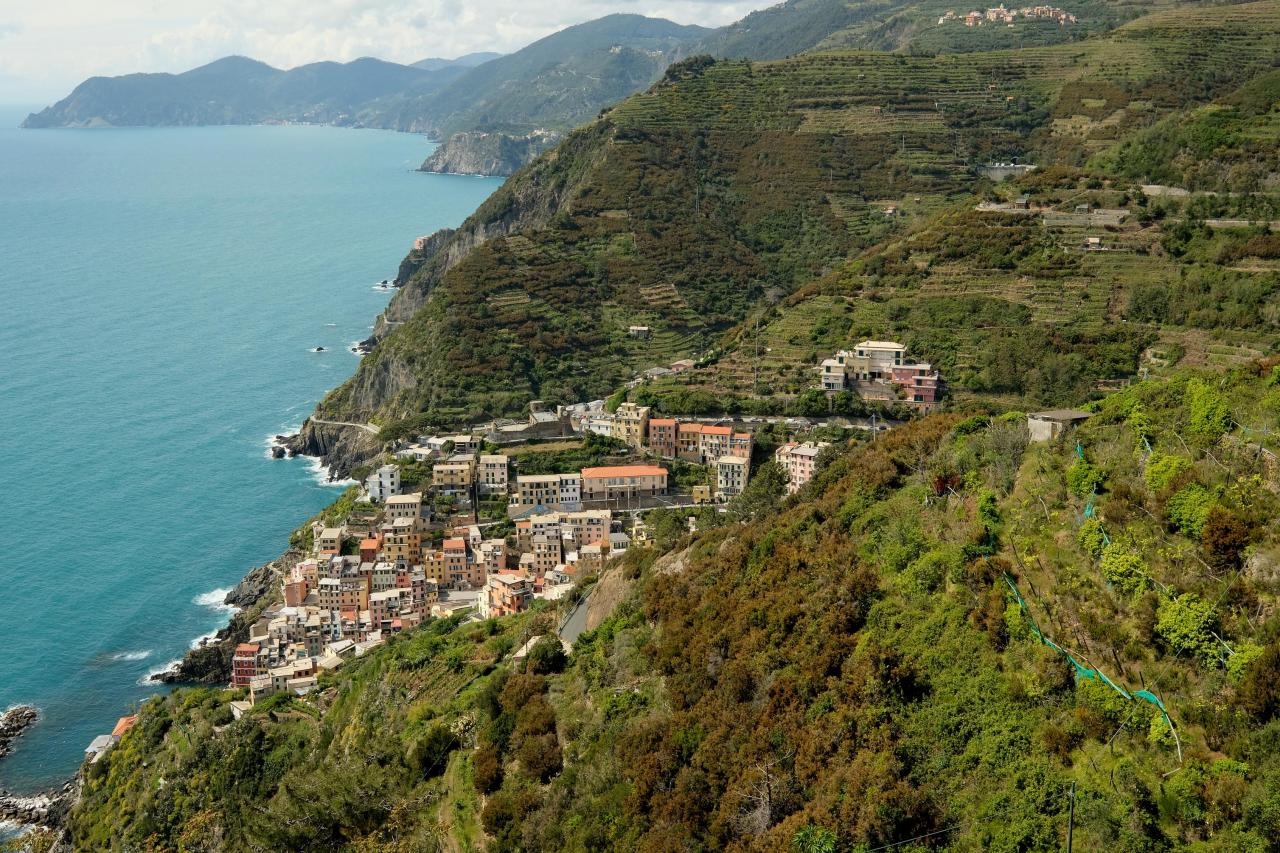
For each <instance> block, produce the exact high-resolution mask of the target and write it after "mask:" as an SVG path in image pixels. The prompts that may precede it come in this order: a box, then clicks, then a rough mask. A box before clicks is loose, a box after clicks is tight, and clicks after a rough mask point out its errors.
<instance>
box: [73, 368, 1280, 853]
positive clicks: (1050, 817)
mask: <svg viewBox="0 0 1280 853" xmlns="http://www.w3.org/2000/svg"><path fill="white" fill-rule="evenodd" d="M1277 427H1280V367H1277V366H1274V361H1273V362H1272V363H1271V364H1269V365H1267V366H1265V367H1259V366H1253V367H1249V368H1247V369H1240V370H1237V371H1234V372H1231V373H1229V374H1225V375H1223V374H1197V373H1181V374H1178V375H1176V376H1175V377H1173V378H1172V379H1171V380H1169V381H1161V382H1150V383H1144V384H1142V385H1138V386H1134V387H1133V388H1131V389H1129V390H1127V391H1124V392H1122V393H1120V394H1117V395H1114V396H1112V397H1110V398H1108V399H1107V400H1106V401H1105V402H1104V403H1103V404H1102V405H1101V406H1100V407H1099V414H1098V415H1097V416H1096V417H1095V418H1094V419H1093V420H1091V421H1090V422H1088V423H1087V424H1086V425H1084V426H1083V427H1082V428H1081V429H1080V430H1079V431H1078V432H1077V434H1076V435H1074V436H1072V437H1070V438H1069V439H1067V440H1064V441H1060V442H1056V443H1053V444H1047V445H1035V446H1031V447H1028V446H1027V445H1026V444H1025V436H1024V434H1023V433H1022V430H1021V426H1020V421H1019V420H1018V419H1013V420H1007V421H1003V420H997V421H995V422H993V423H988V422H987V421H985V420H970V421H965V422H960V420H959V418H958V417H957V416H938V417H934V418H930V419H927V420H924V421H921V422H917V423H914V424H911V425H909V426H907V427H904V428H902V429H900V430H896V431H894V432H892V433H890V434H888V435H887V436H885V437H884V438H883V439H882V440H881V441H880V442H878V443H876V444H874V445H863V446H862V447H860V448H856V449H854V450H851V451H845V452H843V453H842V454H837V455H836V456H835V458H834V461H832V462H831V463H830V464H828V465H827V467H825V468H824V469H823V470H822V471H821V472H820V473H819V475H818V476H817V477H816V478H815V481H814V482H813V483H812V484H811V485H810V486H809V487H808V488H807V489H806V490H805V491H804V492H802V493H801V494H800V495H799V496H798V497H796V498H794V499H791V500H788V501H786V502H785V503H784V505H783V506H782V508H781V509H780V511H779V512H778V513H777V514H776V515H768V516H766V517H764V518H761V519H758V520H757V522H756V523H752V524H739V525H724V526H720V527H716V528H712V529H709V530H707V531H705V532H704V533H702V534H700V535H698V536H696V537H693V538H691V539H686V540H685V541H683V542H679V543H677V545H676V547H675V549H674V550H673V552H672V553H671V554H669V555H667V556H665V557H663V558H661V559H659V560H658V561H657V562H655V561H654V557H655V555H654V554H653V553H652V552H648V551H637V552H635V553H633V554H632V555H631V556H629V557H628V558H627V560H626V561H625V562H624V563H623V564H621V565H620V566H619V567H618V568H615V569H614V570H613V571H616V572H621V573H623V574H625V575H627V576H630V577H632V578H634V581H633V582H632V583H631V584H630V587H631V590H632V592H631V593H630V594H629V595H628V596H626V598H625V600H624V602H623V604H622V605H621V607H620V608H619V609H618V611H617V612H616V613H615V614H614V616H613V617H612V618H610V619H609V620H606V622H605V623H604V624H603V625H602V626H601V627H600V628H599V629H598V630H596V631H594V632H592V633H589V634H586V635H584V636H583V638H582V639H581V640H580V642H579V645H578V647H577V648H576V649H575V651H574V654H573V656H572V658H571V660H570V663H569V666H568V668H567V669H566V670H565V671H564V672H563V673H562V674H551V675H547V676H531V675H528V674H521V673H516V672H513V671H512V670H511V667H510V665H509V664H508V663H506V662H505V661H504V660H503V657H502V655H503V652H504V651H506V650H509V649H510V648H511V647H512V645H513V644H514V643H517V642H519V641H520V640H521V639H523V637H525V636H527V635H528V633H529V632H530V630H532V626H531V624H530V622H529V620H530V618H533V619H535V620H536V619H539V618H540V617H538V616H536V615H535V616H533V617H521V618H519V619H508V620H500V621H498V622H496V623H492V624H490V625H487V626H480V625H476V626H467V627H459V628H453V627H452V626H451V625H449V624H443V623H439V624H436V625H434V626H431V627H428V628H424V629H421V630H419V631H417V632H415V633H413V634H411V635H408V636H406V637H403V638H400V639H398V640H397V641H395V642H394V643H393V644H392V645H391V646H390V647H389V648H387V649H384V650H380V651H377V652H375V653H373V654H372V655H370V656H369V657H368V658H366V659H364V660H362V661H361V662H359V663H356V664H354V665H351V666H350V667H348V668H346V669H344V670H343V671H341V672H340V673H339V674H338V675H337V676H336V677H333V678H330V679H327V680H326V681H325V682H324V684H323V689H322V691H321V692H320V694H318V696H317V697H316V698H314V699H309V700H306V701H303V702H291V703H276V702H272V703H268V705H267V706H264V707H262V708H260V709H258V710H257V711H255V712H254V713H253V714H252V715H250V716H248V717H247V718H246V719H245V720H242V721H240V722H237V723H231V724H230V725H228V723H229V714H228V712H227V710H226V706H225V702H226V701H227V699H228V698H229V695H228V694H227V693H221V694H219V693H216V692H211V691H179V692H178V693H176V694H174V695H173V696H170V697H167V698H161V699H156V700H154V701H153V702H152V703H150V704H149V705H148V706H147V707H146V708H145V709H144V711H143V717H142V720H141V722H140V723H139V725H138V727H137V728H135V729H134V731H133V732H131V733H130V734H129V735H128V736H127V737H126V738H125V740H124V741H123V742H122V744H121V745H120V746H119V747H118V748H117V749H116V750H114V751H113V752H112V753H111V754H110V755H109V756H108V757H107V758H106V759H105V760H104V761H103V762H100V764H99V765H97V766H95V767H94V768H93V769H91V770H90V771H89V774H88V780H87V784H86V798H85V801H84V802H83V803H82V804H81V806H80V807H79V808H78V809H77V811H76V812H75V813H74V815H73V818H72V832H73V835H74V837H75V838H76V840H77V842H78V843H81V844H82V845H83V846H88V847H93V848H94V849H124V848H125V847H126V846H127V845H132V846H134V847H135V848H136V847H140V846H142V845H143V843H144V841H145V840H146V839H148V838H149V839H150V842H148V843H150V844H152V849H161V850H164V849H176V848H177V847H178V846H179V844H180V843H181V844H185V845H186V848H185V849H191V850H200V849H228V850H241V849H255V847H256V848H262V847H266V848H268V849H302V848H305V849H314V850H326V849H333V850H338V849H342V850H361V851H371V850H378V851H382V850H387V851H391V850H396V851H399V850H405V851H407V850H430V849H435V847H436V845H437V844H439V845H441V846H443V847H445V848H446V849H476V848H478V847H480V846H485V847H487V849H494V850H514V849H537V850H560V849H563V850H580V849H592V850H599V849H626V850H654V851H658V850H662V851H669V850H679V849H686V850H697V849H729V850H735V849H742V850H745V849H758V850H779V851H782V850H792V849H802V850H810V849H830V848H823V847H822V846H821V843H822V842H825V841H828V840H829V841H830V842H832V843H834V844H835V845H836V848H835V849H860V848H859V847H858V845H867V846H870V847H875V846H878V845H882V844H891V843H895V842H899V841H902V840H903V839H906V838H909V837H912V836H915V835H919V834H923V833H927V832H935V831H938V832H944V833H945V837H943V838H939V839H937V840H938V841H939V842H942V843H945V844H946V845H947V846H948V849H952V850H978V849H982V850H1009V851H1012V850H1023V851H1027V850H1057V849H1060V848H1061V845H1062V843H1063V838H1064V832H1065V817H1066V809H1067V799H1066V793H1067V789H1068V787H1069V785H1070V783H1071V782H1075V783H1076V784H1077V795H1078V801H1077V808H1076V836H1075V840H1076V843H1077V844H1079V845H1080V846H1081V849H1104V848H1112V849H1122V850H1165V849H1173V848H1179V849H1197V850H1202V851H1208V850H1222V851H1226V850H1257V851H1265V850H1268V849H1274V846H1268V845H1273V844H1274V840H1275V839H1276V838H1277V837H1280V801H1277V799H1276V791H1278V790H1280V758H1277V756H1280V752H1277V751H1276V749H1275V743H1276V740H1277V738H1278V737H1280V694H1278V693H1276V687H1275V684H1276V677H1277V675H1280V645H1278V644H1277V639H1278V638H1280V621H1278V619H1280V617H1277V615H1276V614H1277V612H1278V611H1277V602H1278V599H1277V594H1278V593H1280V586H1277V577H1278V572H1280V529H1278V528H1277V527H1276V525H1275V518H1276V517H1277V514H1278V513H1280V497H1278V496H1277V494H1278V493H1280V467H1278V466H1277V463H1276V462H1275V456H1274V455H1272V456H1270V457H1267V456H1265V454H1262V453H1259V449H1258V445H1256V444H1255V442H1258V441H1261V442H1262V444H1263V448H1264V449H1266V450H1267V451H1268V452H1269V453H1271V454H1275V453H1277V452H1280V443H1278V442H1277V439H1276V438H1275V433H1276V429H1277ZM1144 437H1145V438H1146V439H1147V441H1149V443H1150V445H1151V447H1152V448H1153V452H1152V453H1148V452H1147V449H1146V447H1147V445H1146V444H1145V443H1144V442H1143V438H1144ZM1077 441H1078V442H1079V444H1080V447H1081V452H1082V453H1083V456H1084V459H1085V460H1087V465H1085V464H1082V463H1080V462H1079V461H1078V457H1077V451H1076V442H1077ZM1268 460H1269V461H1268ZM1082 484H1083V485H1082ZM1094 484H1096V490H1097V494H1096V496H1094V497H1093V498H1092V500H1091V501H1090V499H1089V498H1088V492H1089V489H1090V488H1091V487H1093V486H1094ZM1082 495H1084V497H1082ZM1188 496H1190V497H1188ZM1090 502H1092V503H1093V505H1094V506H1095V509H1096V514H1097V517H1098V518H1099V519H1100V520H1101V521H1102V523H1103V524H1104V525H1105V530H1106V532H1107V534H1108V536H1109V538H1110V541H1111V542H1112V543H1113V546H1112V551H1107V552H1105V553H1104V554H1103V559H1102V560H1098V559H1097V557H1096V556H1095V555H1096V554H1097V553H1098V552H1097V551H1096V550H1094V548H1095V547H1096V546H1098V545H1100V544H1101V543H1100V541H1099V540H1097V538H1096V535H1095V536H1093V538H1091V535H1090V533H1091V531H1092V530H1093V528H1092V526H1082V523H1081V515H1082V513H1083V511H1084V509H1085V506H1086V504H1087V503H1090ZM1082 531H1083V532H1082ZM1241 546H1244V548H1245V550H1244V551H1243V553H1242V552H1241V551H1240V548H1241ZM1129 555H1132V558H1130V556H1129ZM1116 565H1123V566H1127V567H1128V571H1125V572H1121V571H1116V570H1115V566H1116ZM1003 571H1007V572H1008V573H1009V574H1010V575H1011V576H1012V577H1014V578H1016V582H1017V583H1018V585H1019V586H1020V588H1021V590H1022V592H1023V594H1024V595H1025V596H1026V598H1027V601H1028V605H1029V607H1030V609H1031V612H1032V614H1033V615H1034V618H1035V619H1036V621H1037V622H1038V623H1039V625H1040V626H1041V627H1042V628H1043V629H1044V631H1045V632H1046V634H1048V635H1050V636H1052V637H1053V638H1054V639H1055V640H1056V641H1057V642H1058V643H1059V644H1060V645H1061V646H1063V647H1066V648H1068V649H1070V650H1072V651H1073V653H1074V654H1076V655H1077V657H1078V658H1079V659H1080V660H1082V661H1086V662H1087V663H1088V664H1089V665H1091V666H1094V667H1097V668H1100V669H1101V670H1103V671H1104V672H1106V673H1107V675H1108V676H1109V677H1111V678H1112V679H1113V680H1114V681H1116V682H1117V683H1119V684H1121V685H1125V686H1127V687H1128V688H1129V689H1135V690H1136V689H1138V688H1139V687H1140V686H1145V687H1147V688H1148V689H1150V690H1153V691H1155V692H1156V693H1157V694H1158V695H1159V696H1160V697H1161V698H1162V699H1163V701H1164V702H1165V703H1166V705H1167V706H1168V708H1169V711H1170V713H1171V715H1172V718H1173V720H1174V722H1175V725H1176V727H1177V731H1178V734H1179V740H1180V745H1181V749H1182V755H1183V760H1182V763H1181V764H1179V761H1178V753H1177V747H1176V746H1175V745H1174V743H1173V741H1172V739H1171V738H1170V736H1169V734H1168V730H1167V727H1165V726H1164V724H1163V721H1162V720H1161V719H1160V718H1159V717H1158V716H1157V715H1153V713H1152V709H1151V706H1150V705H1147V704H1145V703H1140V702H1128V701H1125V700H1123V699H1121V698H1120V697H1119V696H1118V695H1117V694H1115V693H1113V692H1111V691H1110V690H1109V689H1107V688H1105V687H1101V686H1100V683H1099V682H1097V681H1085V680H1080V681H1076V680H1074V679H1073V678H1072V674H1071V670H1070V667H1069V666H1068V665H1067V664H1066V662H1065V661H1064V659H1063V658H1062V657H1061V656H1060V655H1059V654H1058V653H1056V652H1054V651H1052V650H1050V649H1049V648H1047V647H1045V646H1044V645H1041V644H1039V643H1037V642H1036V641H1035V639H1034V638H1033V637H1032V636H1031V634H1030V632H1029V630H1028V627H1027V622H1026V620H1025V618H1024V617H1023V616H1022V614H1020V613H1019V611H1018V608H1017V605H1016V603H1015V602H1014V600H1013V599H1012V597H1011V595H1010V594H1009V591H1008V587H1007V585H1006V584H1005V582H1004V580H1003V579H1002V577H1001V572H1003ZM624 586H625V585H624ZM1187 595H1191V596H1195V598H1194V599H1188V598H1186V597H1185V596H1187ZM1175 601H1176V602H1180V604H1175V603H1172V602H1175ZM1197 602H1199V604H1198V603H1197ZM1209 605H1211V606H1209ZM1202 606H1207V609H1197V607H1202ZM1228 649H1229V651H1228ZM1264 650H1265V651H1264ZM1259 655H1261V657H1259ZM450 732H452V733H453V735H450V734H449V733H450ZM561 763H563V770H561V769H560V765H561ZM161 780H163V782H162V781H161ZM477 788H482V789H484V790H485V791H488V792H489V793H487V794H485V795H481V794H480V793H478V792H477ZM485 832H487V836H486V835H483V834H482V833H485ZM212 839H219V840H220V843H222V844H223V845H224V846H223V847H215V846H211V845H212V843H213V842H212V841H211V840H212ZM809 845H813V846H809Z"/></svg>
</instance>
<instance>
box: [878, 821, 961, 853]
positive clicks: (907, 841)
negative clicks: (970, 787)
mask: <svg viewBox="0 0 1280 853" xmlns="http://www.w3.org/2000/svg"><path fill="white" fill-rule="evenodd" d="M965 826H968V823H957V824H956V825H955V826H948V827H947V828H946V829H936V830H934V831H933V832H926V833H925V834H924V835H917V836H916V837H915V838H907V839H904V840H902V841H895V842H893V843H892V844H886V845H884V846H883V847H872V848H871V849H870V850H868V851H867V853H876V851H877V850H888V849H890V848H892V847H901V846H902V845H904V844H910V843H911V842H912V841H919V840H920V839H921V838H929V837H931V836H934V835H942V834H943V833H945V832H954V831H955V830H957V829H960V828H962V827H965Z"/></svg>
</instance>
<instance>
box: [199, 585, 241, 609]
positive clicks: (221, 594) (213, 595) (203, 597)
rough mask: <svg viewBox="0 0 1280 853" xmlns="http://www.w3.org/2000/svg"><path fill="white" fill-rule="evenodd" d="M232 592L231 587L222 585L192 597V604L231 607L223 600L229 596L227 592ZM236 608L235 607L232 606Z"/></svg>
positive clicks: (220, 607)
mask: <svg viewBox="0 0 1280 853" xmlns="http://www.w3.org/2000/svg"><path fill="white" fill-rule="evenodd" d="M229 592H231V588H230V587H221V588H219V589H211V590H209V591H208V592H202V593H200V594H199V595H197V596H196V597H195V598H193V599H191V603H192V604H198V605H200V606H201V607H217V608H219V609H222V608H227V607H231V605H230V604H223V603H222V600H223V599H224V598H226V597H227V593H229ZM231 609H232V610H235V608H234V607H231Z"/></svg>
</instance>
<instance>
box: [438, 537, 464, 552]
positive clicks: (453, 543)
mask: <svg viewBox="0 0 1280 853" xmlns="http://www.w3.org/2000/svg"><path fill="white" fill-rule="evenodd" d="M444 547H445V548H446V549H449V550H456V549H458V548H465V547H467V540H465V539H463V538H461V537H457V538H454V539H446V540H444Z"/></svg>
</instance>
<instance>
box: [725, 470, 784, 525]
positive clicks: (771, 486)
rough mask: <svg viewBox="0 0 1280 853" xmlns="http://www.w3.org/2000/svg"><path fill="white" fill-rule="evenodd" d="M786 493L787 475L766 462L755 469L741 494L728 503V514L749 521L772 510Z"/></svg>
mask: <svg viewBox="0 0 1280 853" xmlns="http://www.w3.org/2000/svg"><path fill="white" fill-rule="evenodd" d="M786 493H787V473H786V472H785V471H783V470H782V466H781V465H779V464H778V463H777V462H766V463H764V464H763V465H761V466H760V467H759V468H758V469H756V473H755V476H754V477H752V478H751V480H750V481H748V483H747V486H746V488H744V489H743V490H742V494H740V495H738V496H737V497H736V498H734V499H733V500H732V501H730V502H729V514H730V515H731V516H732V517H733V518H735V519H737V520H739V521H749V520H750V519H752V518H756V517H758V516H761V515H763V514H765V513H766V512H769V511H770V510H772V509H774V508H775V507H776V506H777V505H778V503H779V502H780V501H781V500H782V496H783V495H785V494H786Z"/></svg>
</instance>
